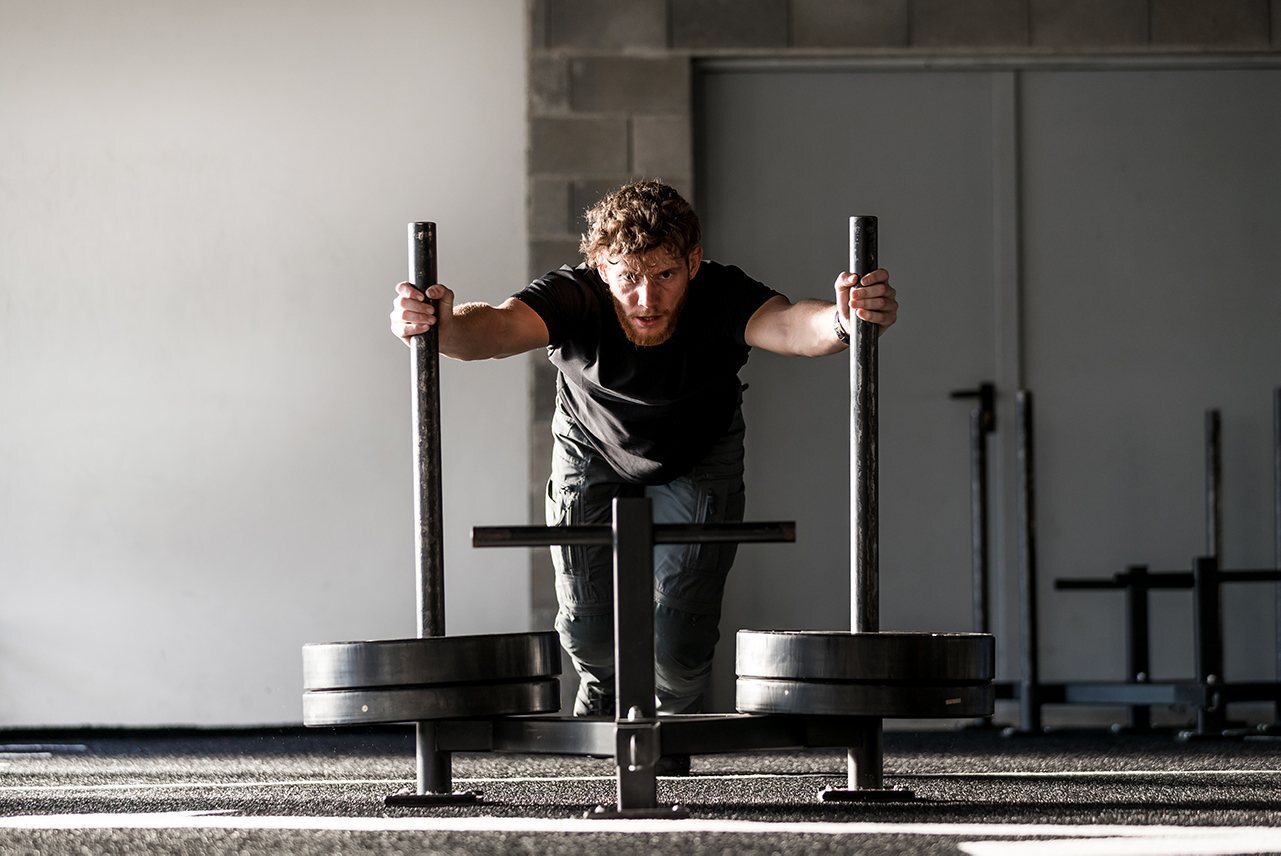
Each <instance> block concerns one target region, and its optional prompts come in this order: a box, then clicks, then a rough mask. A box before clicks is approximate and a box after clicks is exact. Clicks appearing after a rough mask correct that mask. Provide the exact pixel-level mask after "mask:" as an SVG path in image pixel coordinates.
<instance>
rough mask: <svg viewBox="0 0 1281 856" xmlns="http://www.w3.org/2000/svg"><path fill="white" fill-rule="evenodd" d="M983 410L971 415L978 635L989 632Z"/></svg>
mask: <svg viewBox="0 0 1281 856" xmlns="http://www.w3.org/2000/svg"><path fill="white" fill-rule="evenodd" d="M983 420H984V414H983V410H982V408H981V407H980V408H976V409H975V410H974V411H973V412H971V413H970V601H971V606H972V608H973V620H972V625H973V627H974V632H976V633H986V632H987V631H988V622H989V613H988V606H987V586H988V581H987V578H988V571H987V561H988V558H987V557H988V552H987V429H986V428H985V427H984V425H983Z"/></svg>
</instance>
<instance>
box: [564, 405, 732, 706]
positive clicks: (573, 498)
mask: <svg viewBox="0 0 1281 856" xmlns="http://www.w3.org/2000/svg"><path fill="white" fill-rule="evenodd" d="M743 433H744V427H743V416H742V412H741V411H739V412H738V413H736V414H735V416H734V420H733V422H732V423H731V425H730V428H729V430H728V431H727V432H726V434H725V436H724V437H723V438H722V439H721V440H720V441H719V442H718V443H717V444H716V446H715V447H714V448H713V449H712V450H711V451H710V452H709V453H708V454H707V455H706V456H705V457H704V458H703V460H701V461H699V462H698V464H697V465H696V466H695V467H694V469H693V470H692V471H691V472H690V473H689V474H688V475H685V476H682V477H680V478H678V479H676V480H675V481H672V482H669V483H668V484H664V485H650V486H646V485H639V484H634V483H631V482H626V481H624V480H623V479H621V478H620V477H619V476H618V474H617V473H615V472H614V470H613V468H612V467H610V466H609V464H607V463H606V462H605V460H604V459H603V458H602V457H601V456H600V455H599V454H598V453H597V452H596V451H595V450H594V449H593V448H592V446H591V444H590V443H589V442H588V441H587V438H586V436H585V435H584V434H583V431H582V429H581V428H579V426H578V425H577V424H575V423H574V421H573V420H572V419H571V418H570V416H569V415H568V414H567V413H566V412H565V410H564V408H563V406H562V405H561V404H560V402H559V400H558V401H557V407H556V413H555V415H554V416H553V418H552V434H553V440H554V446H553V450H552V474H551V478H550V479H549V480H548V482H547V524H548V525H549V526H561V525H567V524H599V523H605V524H608V523H609V522H610V521H611V518H612V508H611V503H612V502H613V500H614V498H615V497H622V496H648V497H650V499H651V501H652V503H653V508H654V521H655V522H656V523H704V522H725V521H734V522H736V521H740V520H742V519H743ZM735 548H736V545H734V544H665V545H661V546H659V547H657V548H655V550H654V634H655V639H654V677H655V685H656V687H655V688H656V691H657V699H658V710H659V713H693V712H697V711H698V710H699V709H700V705H701V702H702V694H703V691H704V689H705V688H706V685H707V681H708V678H709V676H710V675H711V670H712V654H713V652H714V651H715V648H716V642H717V640H718V639H719V638H720V630H719V628H718V624H719V622H720V615H721V597H722V595H723V593H724V591H725V577H726V575H727V574H728V573H729V569H730V565H732V564H733V562H734V553H735ZM552 563H553V565H555V568H556V600H557V603H558V604H559V605H560V609H559V611H558V612H557V615H556V631H557V632H558V633H559V634H560V640H561V644H562V645H564V647H565V650H566V651H567V652H568V653H569V656H570V659H571V660H572V661H573V664H574V669H575V670H576V671H577V672H578V675H579V685H578V695H577V698H576V699H575V702H574V714H575V715H576V716H583V715H589V714H601V715H612V714H613V712H614V624H613V621H614V619H613V613H614V606H613V599H614V579H613V573H614V568H613V556H612V554H611V552H610V548H609V547H606V546H577V545H571V546H560V547H553V548H552Z"/></svg>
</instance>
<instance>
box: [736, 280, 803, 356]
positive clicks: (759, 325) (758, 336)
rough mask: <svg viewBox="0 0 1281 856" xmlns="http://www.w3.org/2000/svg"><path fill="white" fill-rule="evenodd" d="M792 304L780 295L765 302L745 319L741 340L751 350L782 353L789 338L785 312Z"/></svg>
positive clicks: (788, 323) (788, 325)
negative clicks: (761, 349)
mask: <svg viewBox="0 0 1281 856" xmlns="http://www.w3.org/2000/svg"><path fill="white" fill-rule="evenodd" d="M793 305H794V304H793V303H792V302H791V301H790V300H788V299H787V298H786V297H784V296H783V295H781V294H776V295H774V296H773V297H771V298H770V299H769V300H766V301H765V302H764V303H762V304H761V305H760V307H759V308H758V309H757V310H756V311H755V312H753V313H752V317H751V318H748V319H747V327H746V328H745V329H744V330H743V340H744V341H745V342H746V343H747V344H748V345H750V346H751V347H753V348H764V349H765V350H767V351H776V352H778V351H783V350H785V348H786V345H787V342H788V340H789V338H790V334H789V332H788V331H789V329H790V325H791V318H790V317H789V315H788V312H787V310H788V309H790V308H792V306H793Z"/></svg>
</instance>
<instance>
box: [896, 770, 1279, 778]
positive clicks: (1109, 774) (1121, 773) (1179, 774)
mask: <svg viewBox="0 0 1281 856" xmlns="http://www.w3.org/2000/svg"><path fill="white" fill-rule="evenodd" d="M885 776H886V777H887V778H891V779H893V778H902V779H1002V778H1009V779H1084V778H1091V779H1107V778H1118V779H1124V778H1131V777H1135V776H1141V777H1147V776H1156V777H1160V776H1170V777H1172V778H1188V777H1193V776H1281V770H1056V771H1052V772H1051V771H1036V770H1005V771H1002V770H985V771H975V772H951V771H944V772H939V773H895V772H892V771H887V772H886V773H885Z"/></svg>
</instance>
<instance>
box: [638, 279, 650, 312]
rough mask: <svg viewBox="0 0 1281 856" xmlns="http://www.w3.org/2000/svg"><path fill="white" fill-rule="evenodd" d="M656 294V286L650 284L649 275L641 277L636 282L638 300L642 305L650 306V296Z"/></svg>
mask: <svg viewBox="0 0 1281 856" xmlns="http://www.w3.org/2000/svg"><path fill="white" fill-rule="evenodd" d="M653 296H654V288H653V286H651V285H650V284H649V279H648V277H641V279H640V281H639V282H638V283H636V302H637V303H639V304H640V305H641V306H649V305H650V298H652V297H653Z"/></svg>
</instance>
